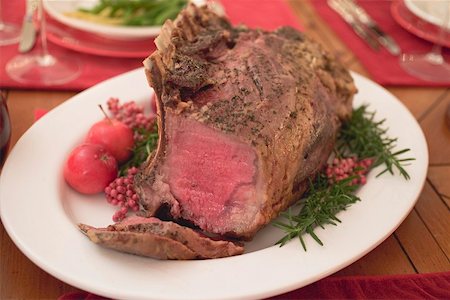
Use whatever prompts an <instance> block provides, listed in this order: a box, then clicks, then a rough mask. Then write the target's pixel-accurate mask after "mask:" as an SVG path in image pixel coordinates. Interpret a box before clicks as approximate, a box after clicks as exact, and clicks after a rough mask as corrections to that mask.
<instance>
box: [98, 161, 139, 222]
mask: <svg viewBox="0 0 450 300" xmlns="http://www.w3.org/2000/svg"><path fill="white" fill-rule="evenodd" d="M137 172H138V169H137V168H136V167H132V168H129V169H128V171H127V175H125V176H121V177H118V178H116V179H115V180H114V181H113V182H111V183H110V184H109V185H108V186H107V187H106V188H105V195H106V201H108V203H110V204H112V205H115V206H119V207H120V208H119V210H117V211H116V212H115V213H114V215H113V217H112V219H113V221H114V222H118V221H121V220H123V219H124V218H125V217H126V216H127V213H128V211H129V210H132V211H138V210H139V204H138V199H139V198H138V195H137V194H136V191H135V190H134V187H133V183H134V176H135V175H136V174H137Z"/></svg>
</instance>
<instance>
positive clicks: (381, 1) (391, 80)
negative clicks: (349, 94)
mask: <svg viewBox="0 0 450 300" xmlns="http://www.w3.org/2000/svg"><path fill="white" fill-rule="evenodd" d="M395 1H397V0H395ZM311 3H312V4H313V6H314V7H315V9H316V11H317V13H318V14H319V15H320V16H321V17H322V18H323V20H325V21H326V22H327V23H328V25H329V27H330V28H331V29H332V30H333V31H334V32H335V33H336V34H337V35H338V36H339V37H340V38H341V39H342V41H343V42H344V43H345V44H346V45H347V46H348V47H349V48H350V49H351V50H352V51H353V53H354V54H355V55H356V57H358V59H359V61H360V62H361V64H362V65H363V66H364V67H365V68H366V70H367V72H369V74H370V75H371V77H372V79H373V80H375V81H376V82H378V83H379V84H382V85H390V86H395V85H396V86H450V78H449V81H447V82H439V83H438V82H429V81H424V80H421V79H418V78H415V77H412V76H410V75H408V74H407V73H406V72H405V71H404V70H403V69H402V68H401V66H400V65H399V62H398V60H399V58H398V57H395V56H392V55H391V54H389V53H388V52H387V51H386V50H385V49H381V51H380V52H375V51H373V50H371V49H370V48H369V47H368V46H367V45H366V44H365V43H364V42H363V41H362V39H360V38H359V37H358V36H357V35H356V34H355V33H354V32H353V30H352V29H351V27H350V26H349V25H348V24H346V23H345V22H344V21H343V19H342V18H341V17H340V16H339V15H338V14H337V13H336V12H334V11H333V10H331V8H330V7H328V5H327V1H326V0H312V1H311ZM358 3H359V4H360V5H361V6H362V7H363V8H364V9H365V10H366V11H367V12H368V13H369V15H370V16H371V17H372V18H373V19H374V20H375V21H376V22H377V23H378V24H379V25H380V27H381V28H382V29H383V30H384V31H386V32H387V33H388V34H390V35H391V36H392V37H393V38H394V39H395V40H396V41H397V43H398V44H399V45H400V47H401V48H402V50H403V52H405V53H414V52H416V53H426V52H428V51H430V50H431V48H432V43H430V42H428V41H426V40H423V39H421V38H419V37H417V36H415V35H414V34H412V33H410V32H408V31H407V30H405V29H404V28H403V27H401V26H400V25H399V24H398V23H397V22H396V21H395V20H394V18H393V17H392V14H391V5H392V1H387V0H370V1H367V0H366V1H362V0H359V1H358ZM444 56H445V59H446V61H447V62H450V50H449V49H447V48H445V49H444Z"/></svg>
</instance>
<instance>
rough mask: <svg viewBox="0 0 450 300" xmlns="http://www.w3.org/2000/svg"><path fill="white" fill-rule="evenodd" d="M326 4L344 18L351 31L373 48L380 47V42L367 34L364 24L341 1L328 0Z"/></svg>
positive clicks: (376, 49) (377, 48)
mask: <svg viewBox="0 0 450 300" xmlns="http://www.w3.org/2000/svg"><path fill="white" fill-rule="evenodd" d="M328 5H329V6H330V7H331V8H332V9H333V10H334V11H335V12H337V13H338V14H339V15H340V16H341V17H342V19H344V21H345V22H346V23H347V24H349V25H350V26H351V27H352V29H353V31H354V32H355V33H356V34H357V35H358V36H359V37H360V38H362V39H363V41H364V42H366V43H367V44H368V45H369V46H370V47H371V48H372V49H373V50H375V51H378V50H379V49H380V44H379V43H378V41H377V40H376V39H375V38H373V36H372V35H370V34H369V32H368V31H367V30H366V28H365V27H364V25H363V24H362V23H361V22H359V21H358V20H357V19H356V18H355V16H354V15H353V14H352V13H351V12H350V11H349V10H348V9H347V8H346V7H345V6H344V5H343V4H342V2H341V1H339V0H328Z"/></svg>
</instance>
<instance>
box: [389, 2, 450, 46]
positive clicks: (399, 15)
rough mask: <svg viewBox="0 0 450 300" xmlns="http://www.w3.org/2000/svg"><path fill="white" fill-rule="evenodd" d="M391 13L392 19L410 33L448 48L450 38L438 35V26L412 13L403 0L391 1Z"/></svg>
mask: <svg viewBox="0 0 450 300" xmlns="http://www.w3.org/2000/svg"><path fill="white" fill-rule="evenodd" d="M391 14H392V17H393V18H394V20H395V21H396V22H397V23H398V24H399V25H400V26H402V27H403V28H404V29H406V30H407V31H409V32H410V33H412V34H414V35H416V36H418V37H420V38H422V39H424V40H427V41H429V42H432V43H436V44H439V45H441V46H444V47H448V48H450V40H449V39H442V38H440V37H439V33H440V27H439V26H436V25H434V24H432V23H429V22H427V21H426V20H424V19H422V18H420V17H418V16H417V15H415V14H414V13H412V12H411V11H410V10H409V9H408V7H407V6H406V2H405V1H403V0H400V1H393V2H392V5H391Z"/></svg>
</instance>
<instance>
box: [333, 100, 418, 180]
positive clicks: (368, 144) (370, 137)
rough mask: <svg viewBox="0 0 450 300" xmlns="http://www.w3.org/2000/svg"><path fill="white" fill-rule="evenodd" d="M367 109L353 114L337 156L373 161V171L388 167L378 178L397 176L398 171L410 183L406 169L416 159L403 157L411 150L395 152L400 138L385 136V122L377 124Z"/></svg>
mask: <svg viewBox="0 0 450 300" xmlns="http://www.w3.org/2000/svg"><path fill="white" fill-rule="evenodd" d="M367 107H368V106H367V105H362V106H360V107H359V108H357V109H355V110H353V114H352V117H351V119H350V121H348V122H347V123H345V124H343V126H342V129H341V131H340V134H339V137H338V141H337V146H336V149H337V153H338V155H340V156H349V155H356V156H357V157H358V158H359V159H363V158H373V159H374V163H373V165H372V168H375V167H377V166H379V165H383V164H384V165H385V169H384V170H382V171H381V172H380V173H378V174H377V177H378V176H380V175H382V174H384V173H386V172H389V173H391V174H394V169H397V170H398V171H399V172H400V175H402V176H403V177H404V178H405V179H409V174H408V172H406V170H405V169H404V168H403V167H404V166H405V164H406V163H407V162H408V161H411V160H414V158H400V156H401V155H402V154H404V153H406V152H408V151H409V150H410V149H402V150H399V151H396V152H392V150H393V149H394V148H395V146H396V142H397V138H390V137H388V136H387V135H386V132H387V128H384V127H383V124H384V122H385V121H386V119H383V120H381V121H374V118H375V112H369V111H368V110H367Z"/></svg>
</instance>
